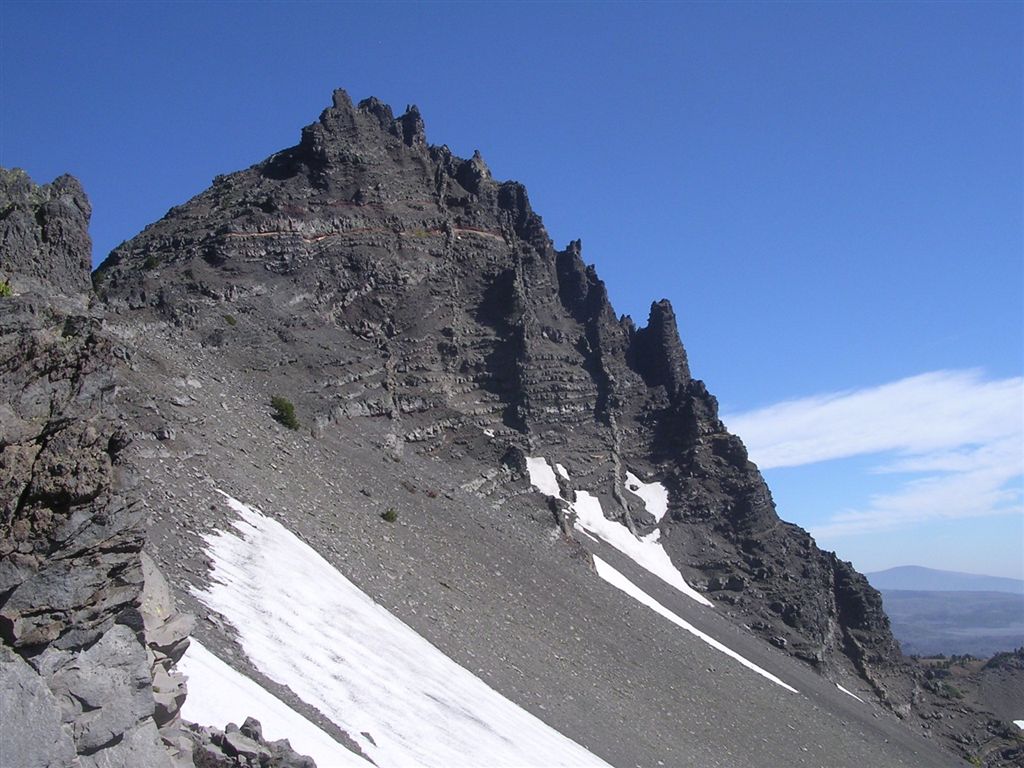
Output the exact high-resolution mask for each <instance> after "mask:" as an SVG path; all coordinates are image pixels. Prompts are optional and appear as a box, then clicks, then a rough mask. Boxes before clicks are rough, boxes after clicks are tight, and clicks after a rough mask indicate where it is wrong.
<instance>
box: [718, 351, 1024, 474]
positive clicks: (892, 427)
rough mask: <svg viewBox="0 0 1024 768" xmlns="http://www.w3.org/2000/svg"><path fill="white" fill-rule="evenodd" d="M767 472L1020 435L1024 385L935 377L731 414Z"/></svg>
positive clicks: (974, 375) (967, 374) (960, 374)
mask: <svg viewBox="0 0 1024 768" xmlns="http://www.w3.org/2000/svg"><path fill="white" fill-rule="evenodd" d="M724 421H725V422H726V423H727V424H728V425H729V428H730V431H732V432H733V433H735V434H737V435H739V436H740V437H741V438H742V439H743V442H744V443H745V444H746V446H747V450H748V451H749V452H750V456H751V458H752V459H753V460H754V461H755V462H756V463H757V464H758V466H759V467H761V469H772V468H775V467H796V466H801V465H803V464H812V463H814V462H818V461H826V460H828V459H840V458H845V457H849V456H859V455H863V454H871V453H882V452H884V451H905V452H908V453H924V452H926V451H935V450H941V449H951V448H959V447H961V446H965V445H979V444H985V443H989V442H991V441H993V440H998V439H999V438H1004V437H1012V436H1017V437H1019V436H1020V435H1021V433H1022V421H1024V379H1021V378H1013V379H1000V380H996V381H983V380H982V376H981V372H980V371H975V370H971V371H936V372H934V373H925V374H922V375H920V376H912V377H910V378H907V379H901V380H900V381H896V382H893V383H891V384H883V385H882V386H880V387H872V388H870V389H861V390H854V391H847V392H836V393H832V394H827V395H815V396H812V397H806V398H803V399H800V400H789V401H787V402H783V403H778V404H777V405H770V406H768V407H767V408H760V409H758V410H756V411H749V412H747V413H740V414H734V415H732V416H726V417H725V418H724Z"/></svg>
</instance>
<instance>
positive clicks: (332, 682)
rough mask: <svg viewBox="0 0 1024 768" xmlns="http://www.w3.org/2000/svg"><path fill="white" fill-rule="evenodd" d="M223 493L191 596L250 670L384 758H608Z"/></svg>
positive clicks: (445, 765)
mask: <svg viewBox="0 0 1024 768" xmlns="http://www.w3.org/2000/svg"><path fill="white" fill-rule="evenodd" d="M549 471H550V470H549ZM225 496H226V494H225ZM227 503H228V505H229V506H230V507H231V508H232V509H233V510H234V511H235V512H236V513H237V514H238V515H239V518H240V519H239V520H237V521H235V522H234V523H233V526H234V528H235V531H234V532H231V531H221V532H217V533H214V534H211V535H207V536H205V537H204V538H205V540H206V543H207V548H208V549H207V551H208V554H209V556H210V558H211V560H212V561H213V571H212V573H211V575H210V581H211V583H210V586H209V588H208V589H206V590H198V589H197V590H194V594H195V595H196V597H197V598H198V599H199V600H201V601H202V602H203V603H204V604H205V605H206V606H207V607H209V608H210V609H211V610H214V611H217V612H219V613H221V614H222V615H223V616H224V617H225V619H227V620H228V621H229V622H230V623H231V624H232V625H233V626H234V628H235V631H236V632H237V635H238V642H239V644H240V645H241V647H242V649H243V650H244V651H245V653H246V655H247V656H248V657H249V659H250V661H251V662H252V663H253V665H254V666H255V667H256V668H257V669H259V670H260V671H261V672H262V673H263V674H265V675H266V676H267V677H269V678H270V679H272V680H274V681H275V682H278V683H280V684H282V685H286V686H288V687H289V688H290V689H291V690H292V691H294V692H295V694H296V695H297V696H298V697H299V698H300V699H302V700H303V701H305V702H306V703H307V704H310V705H311V706H313V707H316V708H317V709H318V710H319V711H321V712H322V713H323V714H324V715H325V716H326V717H327V718H329V719H330V720H332V721H333V722H334V723H336V724H337V725H338V727H340V728H341V729H342V730H344V731H345V732H346V733H348V734H349V735H351V736H352V738H353V739H355V740H356V741H357V743H358V744H359V746H360V748H361V749H362V750H363V751H364V752H365V753H366V754H367V755H369V756H370V758H371V759H372V760H373V761H374V762H375V763H377V765H379V766H380V767H381V768H392V767H393V766H403V767H404V766H416V768H431V767H436V768H475V767H476V766H482V765H487V766H493V767H494V768H498V767H499V766H506V767H511V766H517V767H522V766H604V767H605V768H607V763H605V762H604V761H602V760H601V759H600V758H598V757H596V756H594V755H592V754H591V753H589V752H588V751H587V750H586V749H584V748H583V747H581V746H580V745H578V744H576V743H575V742H573V741H571V740H570V739H568V738H566V737H565V736H563V735H562V734H560V733H558V732H557V731H555V730H554V729H553V728H551V727H550V726H548V725H547V724H545V723H544V722H542V721H541V720H539V719H538V718H536V717H534V716H533V715H531V714H530V713H528V712H526V711H525V710H523V709H522V708H520V707H519V706H517V705H516V704H514V703H512V702H511V701H509V700H508V699H506V698H504V697H503V696H502V695H501V694H499V693H497V692H496V691H495V690H493V689H492V688H490V687H489V686H487V685H486V684H485V683H484V682H483V681H482V680H480V679H479V678H477V677H475V676H474V675H472V674H471V673H470V672H468V671H467V670H465V669H463V668H462V667H460V666H459V665H457V664H456V663H455V662H453V661H452V660H451V659H449V658H448V657H447V656H445V655H444V654H443V653H441V651H439V650H438V649H437V648H435V647H434V646H433V645H431V644H430V643H429V642H427V641H426V640H425V639H424V638H422V637H421V636H419V635H418V634H416V632H415V631H413V630H412V629H411V628H410V627H408V626H407V625H405V624H403V623H402V622H401V621H399V620H398V619H397V618H396V617H395V616H393V615H392V614H391V613H389V612H388V611H387V610H385V609H384V608H383V607H381V606H380V605H378V604H377V603H375V602H374V601H373V600H371V599H370V597H369V596H367V595H366V594H365V593H363V592H362V591H360V590H359V589H358V588H357V587H356V586H355V585H354V584H352V582H350V581H349V580H348V579H346V578H345V577H344V576H342V575H341V573H339V572H338V571H337V570H336V569H335V568H334V567H333V566H332V565H331V564H330V563H328V562H327V561H326V560H324V559H323V558H322V557H321V556H320V555H319V554H317V552H316V551H315V550H314V549H312V548H311V547H310V546H308V545H307V544H305V543H304V542H302V541H301V540H300V539H299V538H298V537H296V536H295V535H294V534H292V533H291V532H290V531H288V530H287V529H286V528H285V527H284V526H282V525H281V524H280V523H278V522H277V521H275V520H272V519H270V518H268V517H266V516H265V515H263V513H261V512H260V511H259V510H257V509H255V508H254V507H251V506H248V505H246V504H243V503H242V502H240V501H238V500H236V499H233V498H231V497H227ZM363 732H367V733H369V734H370V735H371V736H372V738H373V741H371V740H370V739H368V738H366V737H364V736H363V735H362V733H363ZM374 742H376V743H374ZM326 765H331V763H330V762H327V763H326Z"/></svg>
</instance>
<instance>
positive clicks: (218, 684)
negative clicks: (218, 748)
mask: <svg viewBox="0 0 1024 768" xmlns="http://www.w3.org/2000/svg"><path fill="white" fill-rule="evenodd" d="M178 669H179V670H181V671H182V672H184V673H185V675H187V676H188V696H187V697H186V698H185V703H184V705H182V708H181V716H182V717H184V718H185V719H186V720H189V721H190V722H193V723H198V724H199V725H212V726H214V727H216V728H224V726H226V725H227V724H228V723H235V724H236V725H241V724H242V722H243V721H244V720H245V718H246V717H250V716H251V717H255V718H256V719H257V720H259V721H260V725H261V726H263V736H264V737H265V738H266V739H267V740H268V741H277V740H278V739H288V741H289V742H291V745H292V749H294V750H295V751H296V752H298V753H299V754H302V755H309V756H310V757H312V758H313V759H314V760H315V761H316V764H317V765H318V766H322V767H323V768H332V767H333V766H338V767H339V768H340V767H341V766H346V767H347V766H353V767H354V768H370V764H369V763H368V762H366V761H365V760H364V759H363V758H361V757H359V755H357V754H355V753H354V752H351V751H349V750H348V749H346V748H345V747H343V746H342V745H341V744H339V743H338V742H337V741H335V740H334V739H333V738H331V736H330V735H329V734H328V733H326V732H325V731H323V730H322V729H321V728H319V727H317V726H316V725H314V724H313V723H311V722H310V721H309V720H307V719H306V718H304V717H303V716H302V715H300V714H299V713H298V712H296V711H295V710H294V709H292V708H291V707H289V706H288V705H287V704H285V703H284V702H283V701H281V700H280V699H279V698H277V697H276V696H274V695H273V694H272V693H270V692H269V691H267V690H266V689H264V688H262V687H261V686H260V685H259V684H257V683H256V682H254V681H253V680H251V679H249V678H248V677H246V676H245V675H243V674H242V673H241V672H237V671H236V670H235V669H233V668H232V667H231V666H229V665H228V664H225V663H224V662H223V661H221V660H220V659H219V658H217V657H216V656H215V655H214V654H213V653H211V652H210V651H209V650H207V649H206V647H204V646H203V644H202V643H200V642H199V641H198V640H196V639H195V638H194V637H193V638H192V639H191V642H190V644H189V647H188V650H187V651H186V652H185V655H184V657H182V659H181V661H179V662H178Z"/></svg>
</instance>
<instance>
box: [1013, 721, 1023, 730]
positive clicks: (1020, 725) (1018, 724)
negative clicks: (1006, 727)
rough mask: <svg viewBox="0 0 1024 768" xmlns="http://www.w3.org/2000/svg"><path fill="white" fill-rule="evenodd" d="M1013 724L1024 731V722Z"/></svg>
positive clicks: (1014, 722)
mask: <svg viewBox="0 0 1024 768" xmlns="http://www.w3.org/2000/svg"><path fill="white" fill-rule="evenodd" d="M1013 724H1014V725H1016V726H1017V727H1018V728H1020V729H1021V730H1022V731H1024V720H1014V721H1013Z"/></svg>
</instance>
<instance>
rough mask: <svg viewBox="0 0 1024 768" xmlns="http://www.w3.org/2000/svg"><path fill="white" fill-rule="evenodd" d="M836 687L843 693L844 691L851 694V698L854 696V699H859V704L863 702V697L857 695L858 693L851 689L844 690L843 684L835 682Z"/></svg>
mask: <svg viewBox="0 0 1024 768" xmlns="http://www.w3.org/2000/svg"><path fill="white" fill-rule="evenodd" d="M836 688H838V689H839V690H840V691H842V692H843V693H845V694H846V695H847V696H853V698H855V699H856V700H857V701H859V702H860V703H861V704H863V703H864V699H862V698H861V697H860V696H858V695H857V694H856V693H854V692H853V691H848V690H846V689H845V688H843V686H841V685H840V684H839V683H836Z"/></svg>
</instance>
